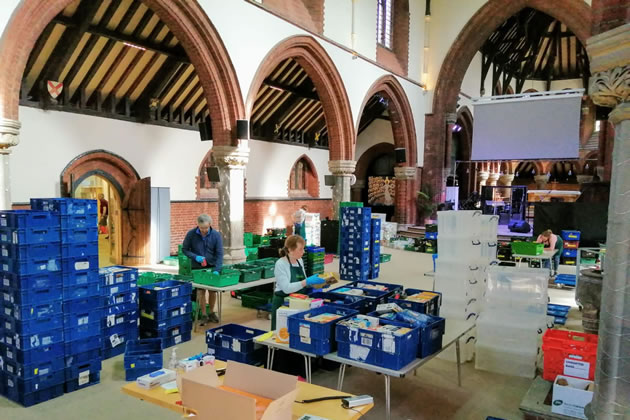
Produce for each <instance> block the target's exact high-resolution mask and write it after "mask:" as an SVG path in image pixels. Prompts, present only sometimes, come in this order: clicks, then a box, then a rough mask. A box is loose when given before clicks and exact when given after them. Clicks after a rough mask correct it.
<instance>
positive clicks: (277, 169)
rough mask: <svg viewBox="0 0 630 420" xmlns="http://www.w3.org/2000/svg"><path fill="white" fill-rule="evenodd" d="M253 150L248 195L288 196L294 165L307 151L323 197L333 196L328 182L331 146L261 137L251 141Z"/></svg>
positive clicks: (247, 173)
mask: <svg viewBox="0 0 630 420" xmlns="http://www.w3.org/2000/svg"><path fill="white" fill-rule="evenodd" d="M249 150H250V157H249V163H248V164H247V170H246V174H245V175H246V177H247V197H273V198H278V197H288V187H289V176H290V174H291V168H293V165H294V164H295V162H296V161H297V160H298V159H299V158H300V157H301V156H302V155H307V156H308V158H309V159H310V160H311V161H312V162H313V164H314V165H315V169H316V171H317V177H318V178H319V196H320V198H332V189H331V188H330V187H327V186H325V185H324V175H329V174H330V172H329V170H328V156H329V152H328V150H322V149H308V148H306V147H301V146H292V145H285V144H278V143H271V142H268V141H258V140H250V141H249Z"/></svg>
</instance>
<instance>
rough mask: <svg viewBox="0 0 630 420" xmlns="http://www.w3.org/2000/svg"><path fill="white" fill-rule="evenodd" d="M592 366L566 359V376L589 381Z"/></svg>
mask: <svg viewBox="0 0 630 420" xmlns="http://www.w3.org/2000/svg"><path fill="white" fill-rule="evenodd" d="M590 368H591V364H590V363H588V362H582V361H580V360H575V359H564V374H565V375H567V376H575V377H576V378H582V379H588V373H589V370H590Z"/></svg>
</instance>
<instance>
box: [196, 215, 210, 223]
mask: <svg viewBox="0 0 630 420" xmlns="http://www.w3.org/2000/svg"><path fill="white" fill-rule="evenodd" d="M197 224H198V225H205V224H209V225H212V217H210V216H208V215H207V214H205V213H204V214H200V215H199V217H197Z"/></svg>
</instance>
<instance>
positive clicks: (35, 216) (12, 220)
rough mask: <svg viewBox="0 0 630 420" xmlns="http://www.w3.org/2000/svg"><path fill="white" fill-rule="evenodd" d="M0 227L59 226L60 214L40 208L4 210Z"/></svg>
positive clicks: (0, 219) (0, 214) (1, 214)
mask: <svg viewBox="0 0 630 420" xmlns="http://www.w3.org/2000/svg"><path fill="white" fill-rule="evenodd" d="M0 227H3V228H5V227H9V228H41V227H59V215H56V214H53V213H50V212H47V211H38V210H3V211H0Z"/></svg>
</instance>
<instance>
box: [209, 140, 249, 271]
mask: <svg viewBox="0 0 630 420" xmlns="http://www.w3.org/2000/svg"><path fill="white" fill-rule="evenodd" d="M212 155H213V156H214V161H215V163H216V164H217V166H218V167H219V175H220V177H221V181H220V182H219V229H220V230H221V236H222V237H223V248H224V250H225V254H224V256H223V260H224V262H225V264H234V263H237V262H242V261H245V247H244V246H243V231H244V216H245V173H244V171H245V166H246V165H247V161H248V159H249V147H248V145H247V141H246V140H240V141H239V146H237V147H234V146H214V147H213V148H212Z"/></svg>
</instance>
